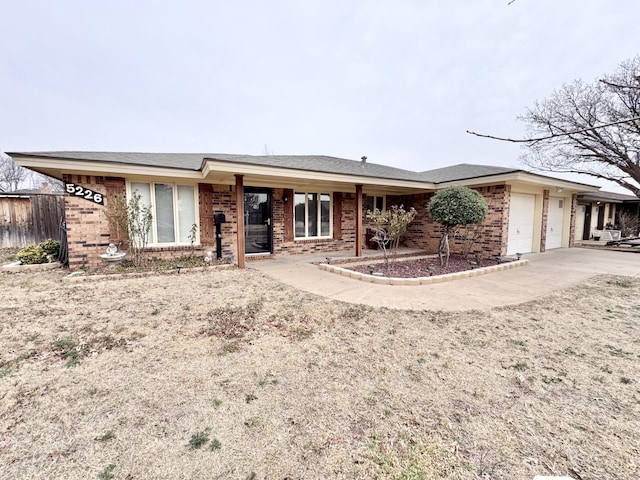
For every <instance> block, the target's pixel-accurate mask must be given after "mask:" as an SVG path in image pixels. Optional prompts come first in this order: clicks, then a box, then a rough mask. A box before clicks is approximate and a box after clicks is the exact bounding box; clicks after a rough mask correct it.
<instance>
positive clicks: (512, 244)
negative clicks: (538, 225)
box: [507, 193, 536, 255]
mask: <svg viewBox="0 0 640 480" xmlns="http://www.w3.org/2000/svg"><path fill="white" fill-rule="evenodd" d="M535 206H536V199H535V196H534V195H528V194H525V193H512V194H511V202H510V204H509V238H508V240H507V241H508V243H507V255H513V254H515V253H529V252H531V251H532V249H533V219H534V215H535Z"/></svg>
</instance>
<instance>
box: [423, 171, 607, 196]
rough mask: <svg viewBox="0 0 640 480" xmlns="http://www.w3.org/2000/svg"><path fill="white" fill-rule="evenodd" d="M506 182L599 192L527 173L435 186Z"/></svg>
mask: <svg viewBox="0 0 640 480" xmlns="http://www.w3.org/2000/svg"><path fill="white" fill-rule="evenodd" d="M507 182H525V183H531V184H534V185H542V186H551V187H558V188H563V189H567V190H575V191H579V192H597V191H598V190H600V187H597V186H595V185H588V184H586V183H577V182H571V181H569V180H562V179H560V178H553V177H546V176H544V175H536V174H532V173H527V172H511V173H504V174H501V175H489V176H486V177H475V178H468V179H465V180H452V181H450V182H443V183H438V184H437V185H436V188H437V189H442V188H446V187H451V186H456V185H463V186H474V185H490V184H493V183H507Z"/></svg>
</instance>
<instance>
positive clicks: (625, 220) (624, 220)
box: [617, 211, 640, 238]
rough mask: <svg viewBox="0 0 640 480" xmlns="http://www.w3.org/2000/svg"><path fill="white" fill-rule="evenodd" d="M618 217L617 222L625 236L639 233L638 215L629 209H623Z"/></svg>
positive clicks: (639, 221)
mask: <svg viewBox="0 0 640 480" xmlns="http://www.w3.org/2000/svg"><path fill="white" fill-rule="evenodd" d="M617 217H618V218H617V220H618V222H617V223H618V226H619V227H620V230H621V235H622V237H623V238H626V237H635V236H636V235H638V232H640V219H638V217H637V216H636V215H634V214H633V213H631V212H628V211H622V212H619V213H618V214H617Z"/></svg>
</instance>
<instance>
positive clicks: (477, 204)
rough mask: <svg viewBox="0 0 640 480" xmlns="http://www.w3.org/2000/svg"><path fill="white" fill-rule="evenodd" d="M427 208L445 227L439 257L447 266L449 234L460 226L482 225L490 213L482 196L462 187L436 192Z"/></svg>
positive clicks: (441, 262) (439, 247)
mask: <svg viewBox="0 0 640 480" xmlns="http://www.w3.org/2000/svg"><path fill="white" fill-rule="evenodd" d="M427 208H428V210H429V213H430V214H431V217H432V218H433V219H434V220H435V221H436V222H438V223H439V224H440V225H442V227H443V229H442V237H441V238H440V244H439V246H438V255H439V257H440V264H441V265H447V266H449V234H450V233H451V232H452V231H453V230H454V229H455V228H456V227H457V226H458V225H471V224H479V223H482V221H483V220H484V218H485V217H486V216H487V213H488V211H489V207H488V205H487V202H486V201H485V199H484V198H483V197H482V195H480V194H479V193H478V192H477V191H475V190H472V189H470V188H467V187H462V186H458V187H447V188H444V189H442V190H440V191H438V192H436V194H435V195H434V196H433V197H432V198H431V200H430V202H429V205H428V206H427ZM445 258H446V263H445V260H444V259H445Z"/></svg>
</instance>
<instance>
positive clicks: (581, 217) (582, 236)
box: [575, 192, 640, 241]
mask: <svg viewBox="0 0 640 480" xmlns="http://www.w3.org/2000/svg"><path fill="white" fill-rule="evenodd" d="M624 211H626V212H629V213H631V214H632V215H634V216H635V217H636V218H640V198H638V197H636V196H634V195H625V194H623V193H614V192H583V193H579V194H578V206H577V209H576V236H575V237H576V241H580V240H591V239H594V238H598V239H600V238H603V232H605V231H611V230H614V231H616V230H618V226H619V214H620V213H621V212H624ZM605 237H606V238H603V240H612V238H610V237H611V234H608V235H605Z"/></svg>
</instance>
